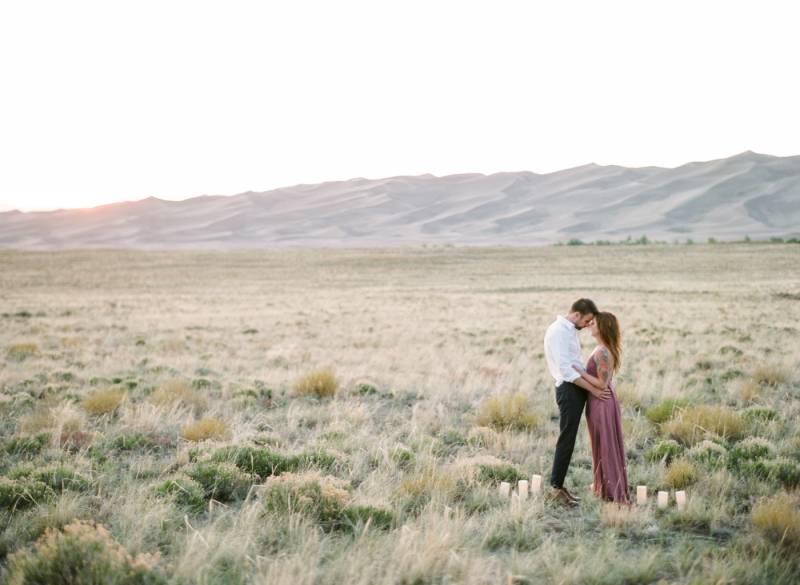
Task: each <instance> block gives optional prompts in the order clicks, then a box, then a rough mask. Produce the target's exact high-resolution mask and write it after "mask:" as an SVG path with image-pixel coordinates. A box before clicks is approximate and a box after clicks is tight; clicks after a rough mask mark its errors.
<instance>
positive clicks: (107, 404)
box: [83, 388, 125, 416]
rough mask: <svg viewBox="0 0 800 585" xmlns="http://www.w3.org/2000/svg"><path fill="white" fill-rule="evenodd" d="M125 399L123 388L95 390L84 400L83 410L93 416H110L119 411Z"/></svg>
mask: <svg viewBox="0 0 800 585" xmlns="http://www.w3.org/2000/svg"><path fill="white" fill-rule="evenodd" d="M124 399H125V391H124V390H123V389H122V388H105V389H102V390H95V391H93V392H90V393H89V394H88V395H87V396H86V398H84V399H83V409H84V410H85V411H86V412H88V413H89V414H91V415H93V416H99V415H102V414H109V413H112V412H114V411H115V410H117V408H119V405H120V404H122V401H123V400H124Z"/></svg>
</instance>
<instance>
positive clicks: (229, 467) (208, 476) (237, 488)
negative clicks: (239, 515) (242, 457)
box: [186, 461, 255, 502]
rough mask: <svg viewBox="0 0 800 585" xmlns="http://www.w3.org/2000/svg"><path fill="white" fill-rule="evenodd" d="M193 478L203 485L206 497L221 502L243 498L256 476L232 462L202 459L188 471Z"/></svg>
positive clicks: (187, 473)
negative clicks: (245, 471)
mask: <svg viewBox="0 0 800 585" xmlns="http://www.w3.org/2000/svg"><path fill="white" fill-rule="evenodd" d="M186 475H188V476H189V477H190V478H191V479H193V480H195V481H196V482H197V483H199V484H200V485H201V486H202V487H203V492H204V496H205V498H206V499H214V500H218V501H220V502H232V501H234V500H241V499H243V498H244V497H245V496H246V495H247V492H248V490H249V489H250V486H251V485H253V483H254V481H255V477H254V476H252V475H250V474H248V473H244V472H243V471H241V470H240V469H239V468H238V467H236V466H235V465H233V464H232V463H217V462H213V461H200V462H198V463H195V464H194V465H193V466H192V467H191V468H189V469H188V470H187V471H186Z"/></svg>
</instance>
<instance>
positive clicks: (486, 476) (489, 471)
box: [477, 464, 525, 484]
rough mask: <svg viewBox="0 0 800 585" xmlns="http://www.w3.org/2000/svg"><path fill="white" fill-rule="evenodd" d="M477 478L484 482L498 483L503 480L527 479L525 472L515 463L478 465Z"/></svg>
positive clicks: (512, 481)
mask: <svg viewBox="0 0 800 585" xmlns="http://www.w3.org/2000/svg"><path fill="white" fill-rule="evenodd" d="M477 479H478V481H480V482H483V483H489V484H498V483H500V482H501V481H507V482H509V483H515V482H517V481H519V480H521V479H525V474H524V473H522V472H521V471H520V470H519V469H517V468H516V467H514V466H513V465H505V464H500V465H483V464H482V465H478V474H477Z"/></svg>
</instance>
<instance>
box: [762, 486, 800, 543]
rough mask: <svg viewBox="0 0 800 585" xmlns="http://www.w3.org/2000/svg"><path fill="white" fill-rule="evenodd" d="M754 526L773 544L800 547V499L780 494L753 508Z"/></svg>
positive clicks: (764, 500)
mask: <svg viewBox="0 0 800 585" xmlns="http://www.w3.org/2000/svg"><path fill="white" fill-rule="evenodd" d="M751 517H752V521H753V526H755V527H756V528H757V529H758V531H759V532H761V534H763V535H764V536H765V537H766V538H767V539H768V540H770V541H771V542H774V543H777V544H779V545H781V546H785V547H788V548H798V547H800V497H798V496H797V495H796V494H794V495H790V494H787V493H780V494H778V495H776V496H772V497H770V498H766V499H763V500H761V501H759V502H758V503H757V504H756V505H755V506H753V511H752V514H751Z"/></svg>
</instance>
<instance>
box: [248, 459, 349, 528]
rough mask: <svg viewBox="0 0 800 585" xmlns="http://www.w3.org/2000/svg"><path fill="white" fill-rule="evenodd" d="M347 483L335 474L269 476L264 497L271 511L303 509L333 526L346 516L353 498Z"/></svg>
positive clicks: (325, 524)
mask: <svg viewBox="0 0 800 585" xmlns="http://www.w3.org/2000/svg"><path fill="white" fill-rule="evenodd" d="M345 486H346V483H345V482H344V481H343V480H341V479H338V478H335V477H332V476H323V475H321V474H319V473H317V472H312V473H301V474H296V473H285V474H283V475H279V476H272V477H270V478H268V479H267V481H266V483H265V486H264V490H263V491H262V493H261V498H262V500H263V502H264V507H265V509H266V510H267V511H268V512H273V513H277V514H288V513H295V512H299V513H302V514H305V515H308V516H310V517H312V518H313V519H314V520H316V521H317V522H319V523H320V525H322V526H325V527H331V526H332V525H334V524H335V523H336V522H337V521H338V520H339V519H340V518H341V516H342V513H343V511H344V509H345V508H346V507H347V505H348V503H349V501H350V494H349V493H348V491H347V490H346V489H345Z"/></svg>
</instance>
